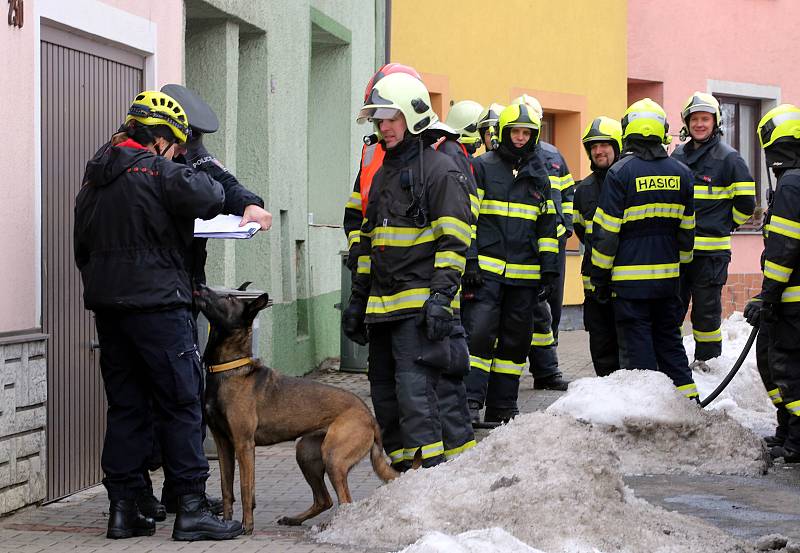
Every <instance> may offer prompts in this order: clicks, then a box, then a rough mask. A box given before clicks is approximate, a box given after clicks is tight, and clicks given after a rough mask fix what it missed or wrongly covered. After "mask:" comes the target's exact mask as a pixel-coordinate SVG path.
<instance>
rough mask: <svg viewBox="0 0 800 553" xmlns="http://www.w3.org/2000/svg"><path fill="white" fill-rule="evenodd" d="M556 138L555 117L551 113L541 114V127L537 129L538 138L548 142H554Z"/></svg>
mask: <svg viewBox="0 0 800 553" xmlns="http://www.w3.org/2000/svg"><path fill="white" fill-rule="evenodd" d="M555 139H556V117H555V115H553V114H552V113H545V114H543V115H542V128H541V130H540V131H539V140H544V141H545V142H549V143H550V144H553V143H555Z"/></svg>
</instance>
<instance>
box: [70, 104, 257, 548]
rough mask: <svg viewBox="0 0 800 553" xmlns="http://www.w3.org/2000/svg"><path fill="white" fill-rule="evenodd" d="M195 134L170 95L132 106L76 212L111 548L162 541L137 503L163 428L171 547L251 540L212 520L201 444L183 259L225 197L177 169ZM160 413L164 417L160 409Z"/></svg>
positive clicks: (89, 172) (96, 164)
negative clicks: (93, 334) (200, 222)
mask: <svg viewBox="0 0 800 553" xmlns="http://www.w3.org/2000/svg"><path fill="white" fill-rule="evenodd" d="M189 132H190V131H189V124H188V121H187V117H186V115H185V112H184V110H183V108H182V107H181V106H180V104H179V103H178V102H177V101H175V100H174V99H173V98H171V97H170V96H168V95H166V94H163V93H161V92H155V91H145V92H142V93H141V94H139V95H137V96H136V98H135V99H134V101H133V103H132V105H131V107H130V109H129V111H128V116H127V118H126V119H125V126H124V131H123V132H120V133H118V134H117V135H115V136H114V137H113V139H112V141H111V143H110V144H109V145H106V146H105V147H103V148H102V149H101V150H100V151H99V152H98V153H97V154H96V155H95V157H94V158H93V159H92V160H90V161H89V162H88V163H87V166H86V173H85V176H84V179H83V186H82V188H81V190H80V192H79V193H78V197H77V199H76V202H75V227H74V236H75V261H76V264H77V266H78V269H79V270H80V272H81V278H82V280H83V286H84V304H85V306H86V308H87V309H91V310H92V311H94V312H95V322H96V325H97V334H98V338H99V341H100V348H101V349H100V351H101V356H100V368H101V372H102V376H103V382H104V385H105V389H106V397H107V400H108V414H107V431H106V440H105V444H104V446H103V457H102V462H101V464H102V467H103V472H104V473H105V478H104V479H103V483H104V485H105V486H106V489H107V490H108V496H109V500H110V502H111V506H110V512H109V520H108V531H107V534H106V535H107V536H108V537H109V538H128V537H132V536H143V535H152V534H153V532H154V531H155V523H154V521H153V519H151V518H145V517H143V516H142V515H141V513H140V512H139V509H138V507H137V504H136V498H137V497H138V496H140V495H141V493H142V492H143V490H144V489H145V486H146V484H145V481H144V478H143V476H142V472H143V468H144V466H145V461H146V458H147V456H148V454H149V452H150V451H151V450H152V444H153V441H154V436H153V431H152V424H151V420H152V418H154V417H155V418H156V419H158V422H159V428H160V432H161V433H162V434H163V435H162V439H161V443H162V444H163V445H164V452H163V457H164V471H165V475H166V478H167V479H168V480H169V481H170V482H171V483H172V485H173V489H174V491H175V493H176V494H177V495H178V496H179V508H178V513H177V517H176V519H175V525H174V528H173V538H174V539H176V540H187V541H191V540H200V539H229V538H233V537H235V536H237V535H239V534H241V533H242V526H241V524H240V523H239V522H235V521H225V522H224V521H221V520H219V519H218V518H216V517H215V516H214V515H213V514H212V513H211V512H210V510H209V509H208V505H207V502H206V499H205V481H206V479H207V478H208V462H207V460H206V458H205V456H204V454H203V443H202V433H201V402H200V390H201V374H200V356H199V353H198V351H197V345H196V343H195V323H194V320H193V318H192V314H191V305H192V283H191V280H190V278H189V274H188V272H187V269H186V265H185V260H186V258H187V256H188V255H189V248H190V246H191V242H192V234H193V228H194V219H195V218H196V217H201V218H206V219H207V218H210V217H213V216H215V215H217V214H218V213H219V212H220V211H221V210H222V207H223V205H224V201H225V195H224V191H223V188H222V186H221V185H220V184H219V183H218V182H216V181H214V180H213V179H212V178H211V177H209V176H208V175H207V174H205V173H202V172H198V171H195V170H193V169H191V168H189V167H186V166H184V165H180V164H176V163H174V162H172V161H171V159H172V158H173V156H175V155H176V153H178V152H179V151H180V150H181V149H182V147H183V146H182V145H183V144H184V143H185V142H186V139H187V135H188V134H189ZM151 402H152V403H154V404H155V408H152V407H151Z"/></svg>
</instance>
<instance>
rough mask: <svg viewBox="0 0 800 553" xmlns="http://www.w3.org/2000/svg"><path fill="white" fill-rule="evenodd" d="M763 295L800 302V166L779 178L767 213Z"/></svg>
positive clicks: (762, 296) (769, 297) (766, 298)
mask: <svg viewBox="0 0 800 553" xmlns="http://www.w3.org/2000/svg"><path fill="white" fill-rule="evenodd" d="M763 272H764V280H763V283H762V285H761V294H760V297H761V299H763V300H764V301H768V302H783V303H794V302H800V169H790V170H788V171H786V172H785V173H784V174H783V175H781V177H780V178H779V179H778V185H777V188H776V189H775V198H774V200H773V202H772V207H771V208H770V211H769V214H768V215H767V220H766V226H765V238H764V255H763Z"/></svg>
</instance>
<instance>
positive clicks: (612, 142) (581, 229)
mask: <svg viewBox="0 0 800 553" xmlns="http://www.w3.org/2000/svg"><path fill="white" fill-rule="evenodd" d="M583 147H584V149H586V154H587V155H588V156H589V161H590V162H591V168H592V172H591V173H590V174H589V176H588V177H586V178H585V179H583V180H582V181H581V182H580V183H579V184H578V186H577V187H576V189H575V200H574V207H573V210H572V221H573V225H574V229H575V234H576V235H577V236H578V238H579V239H580V241H581V242H582V243H583V246H584V253H583V260H582V261H581V275H582V278H583V293H584V300H583V326H584V328H585V329H586V331H587V332H588V333H589V351H590V352H591V355H592V364H593V365H594V371H595V373H597V376H608V375H609V374H611V373H612V372H614V371H616V370H617V369H619V345H618V344H617V330H616V327H615V326H614V325H615V323H614V308H613V307H612V306H611V304H610V303H609V302H603V303H600V302H598V301H597V299H596V298H595V296H594V287H593V286H592V283H591V280H590V278H591V274H592V271H591V269H592V243H593V240H594V237H593V235H592V219H593V218H594V213H595V210H596V209H597V201H598V200H599V198H600V193H601V192H602V190H603V188H604V186H605V180H606V173H608V170H609V169H610V168H611V166H612V165H613V164H614V163H615V162H616V161H617V160H618V159H619V155H620V152H621V151H622V126H621V125H620V124H619V121H616V120H614V119H611V118H610V117H604V116H601V117H598V118H597V119H595V120H594V121H592V122H591V123H589V126H588V127H586V130H585V131H584V133H583Z"/></svg>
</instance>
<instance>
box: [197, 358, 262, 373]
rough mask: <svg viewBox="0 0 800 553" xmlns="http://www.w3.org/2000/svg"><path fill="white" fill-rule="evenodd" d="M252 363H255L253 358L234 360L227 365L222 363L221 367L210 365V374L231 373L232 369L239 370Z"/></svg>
mask: <svg viewBox="0 0 800 553" xmlns="http://www.w3.org/2000/svg"><path fill="white" fill-rule="evenodd" d="M252 362H253V359H252V358H250V357H242V358H241V359H234V360H233V361H228V362H227V363H221V364H219V365H209V366H208V372H211V373H221V372H225V371H229V370H231V369H238V368H239V367H244V366H245V365H249V364H250V363H252Z"/></svg>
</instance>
